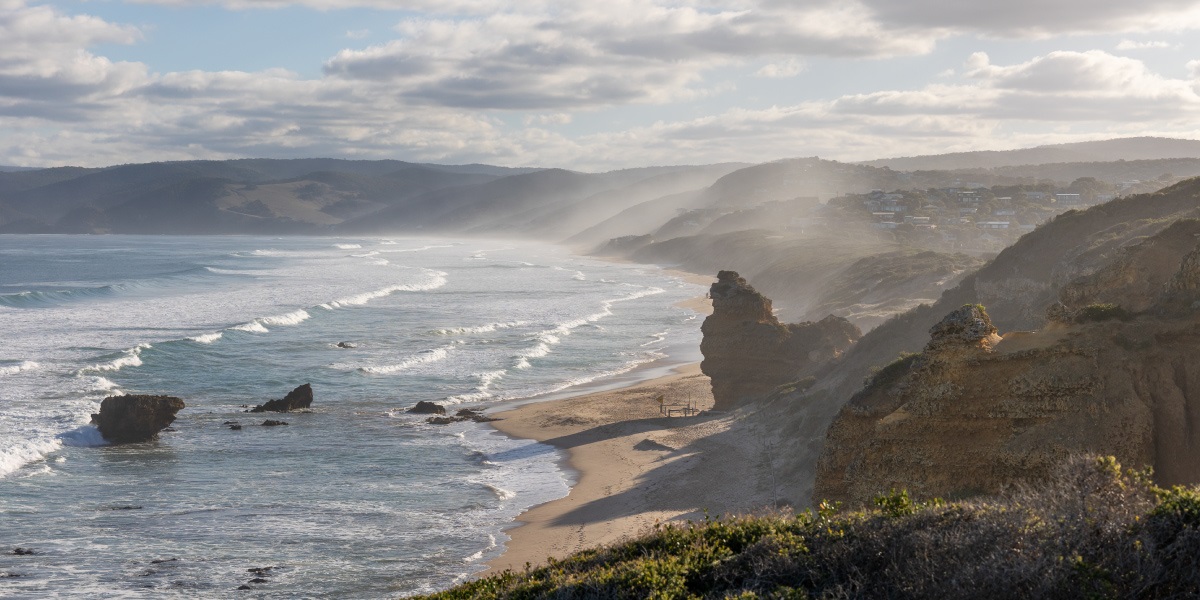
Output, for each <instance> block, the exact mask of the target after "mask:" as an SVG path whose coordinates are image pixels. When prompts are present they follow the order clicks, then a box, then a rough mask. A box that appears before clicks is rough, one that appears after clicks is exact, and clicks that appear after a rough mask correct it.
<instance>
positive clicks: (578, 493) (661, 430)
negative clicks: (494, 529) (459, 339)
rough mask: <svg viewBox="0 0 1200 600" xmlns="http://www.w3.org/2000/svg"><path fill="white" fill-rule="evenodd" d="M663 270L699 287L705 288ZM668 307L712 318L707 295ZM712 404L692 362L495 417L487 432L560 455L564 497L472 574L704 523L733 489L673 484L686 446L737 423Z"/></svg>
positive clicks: (512, 534)
mask: <svg viewBox="0 0 1200 600" xmlns="http://www.w3.org/2000/svg"><path fill="white" fill-rule="evenodd" d="M664 271H665V272H666V273H667V274H669V275H672V276H675V277H680V278H682V279H684V280H686V281H689V282H691V283H695V284H698V285H704V286H707V285H709V284H711V283H712V281H713V278H712V277H705V276H702V275H697V274H694V273H687V272H684V271H677V270H670V269H666V270H664ZM675 306H679V307H682V308H688V309H691V310H694V311H696V312H697V313H699V314H700V315H708V314H710V313H711V312H712V303H711V301H710V300H709V299H708V298H707V297H706V296H698V297H695V298H692V299H689V300H686V301H683V302H679V303H677V304H675ZM650 366H651V365H647V367H650ZM660 397H661V398H662V402H661V403H660V402H658V399H659V398H660ZM712 403H713V400H712V390H711V386H710V384H709V380H708V377H707V376H705V375H703V374H702V373H701V372H700V363H699V362H691V363H686V364H683V365H677V366H674V367H673V368H671V370H670V372H668V373H666V374H664V375H660V376H657V377H653V378H650V379H640V380H636V381H631V382H630V383H628V384H626V385H622V386H619V387H615V388H605V389H600V390H592V391H582V392H581V393H578V394H576V395H573V396H569V397H565V398H556V399H550V400H542V401H535V402H524V403H521V404H520V405H516V406H514V407H507V408H506V409H505V410H504V411H502V412H497V413H494V414H493V416H495V417H497V418H499V419H500V420H499V421H495V422H492V423H489V425H491V426H492V427H493V428H495V429H496V430H497V431H499V432H501V433H502V434H504V435H506V436H509V437H511V438H514V439H522V440H531V441H532V442H533V443H541V444H547V445H550V446H552V447H554V448H555V449H557V450H558V451H559V452H561V453H563V455H564V459H563V461H562V468H563V470H564V471H565V472H566V473H567V474H568V477H570V478H571V479H572V484H571V487H570V491H569V492H568V494H567V496H565V497H563V498H560V499H557V500H552V501H550V502H545V503H542V504H539V505H536V506H533V507H531V508H529V509H527V510H526V511H525V512H523V513H521V514H520V515H518V516H517V518H516V519H515V520H514V521H513V523H512V524H511V525H510V526H509V527H508V528H506V529H505V531H504V533H505V535H506V536H507V537H508V538H509V539H508V540H507V541H506V542H504V551H503V552H502V553H501V554H500V555H499V556H498V557H496V558H493V559H492V560H490V561H489V562H488V563H487V566H488V570H487V571H484V572H483V573H481V574H480V575H486V574H487V573H490V572H494V571H503V570H505V569H513V570H520V569H523V568H525V566H526V565H527V564H529V565H538V564H542V563H544V562H545V561H546V559H547V558H549V557H560V558H561V557H565V556H567V555H569V554H572V553H574V552H577V551H580V550H583V549H586V548H591V547H595V546H598V545H604V544H611V543H614V542H618V541H620V540H622V539H625V538H629V537H633V536H636V535H638V534H640V533H643V532H645V531H647V530H649V529H650V528H651V527H653V526H654V525H655V524H656V523H660V522H666V521H669V520H673V519H681V518H702V515H703V511H704V510H705V508H707V507H708V506H709V504H714V503H715V504H716V505H717V506H722V505H728V504H729V502H728V501H727V500H728V498H725V497H723V496H737V495H738V492H737V490H733V489H722V486H720V485H707V484H704V486H703V487H707V488H709V489H707V490H703V491H702V490H696V489H693V488H695V486H694V485H690V484H686V483H684V479H681V478H678V477H679V476H680V475H683V474H686V473H687V472H688V471H690V469H691V468H692V467H693V466H694V464H695V462H696V459H697V456H698V453H696V452H695V451H696V450H697V449H696V448H695V447H694V446H695V445H696V444H697V443H698V442H702V441H703V440H704V438H707V437H709V436H713V435H715V434H720V433H724V432H727V431H728V430H729V429H730V428H731V426H732V425H733V422H734V421H735V420H736V419H734V418H732V417H731V416H729V415H724V414H718V413H713V412H711V411H710V410H709V409H710V408H711V407H712ZM668 411H669V412H670V415H669V416H668ZM693 411H707V412H702V413H700V414H690V413H692V412H693ZM685 412H686V413H689V414H688V415H685ZM681 484H683V485H681ZM705 502H707V503H708V504H706V503H705Z"/></svg>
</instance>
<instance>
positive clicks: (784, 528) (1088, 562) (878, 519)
mask: <svg viewBox="0 0 1200 600" xmlns="http://www.w3.org/2000/svg"><path fill="white" fill-rule="evenodd" d="M875 505H876V508H873V509H868V510H860V511H844V510H842V509H841V508H840V506H838V505H833V504H829V503H821V504H820V505H819V506H818V507H817V510H816V511H815V512H813V511H805V512H803V513H800V514H798V515H784V514H771V515H766V516H757V517H742V518H734V519H720V518H717V519H711V520H710V519H706V520H705V521H704V522H702V523H692V522H688V523H686V524H682V525H674V524H670V525H661V526H656V527H655V528H654V531H653V532H651V533H649V534H647V535H645V536H643V537H641V538H638V539H635V540H632V541H629V542H625V543H621V544H616V545H613V546H609V547H605V548H597V549H594V550H587V551H584V552H580V553H578V554H575V555H574V556H571V557H568V558H566V559H565V560H551V561H549V563H548V564H547V565H545V566H542V567H538V568H526V569H525V570H524V571H523V572H513V571H505V572H503V573H500V574H498V575H493V576H491V577H487V578H484V579H480V580H477V581H472V582H469V583H466V584H463V585H460V586H458V587H455V588H453V589H450V590H447V591H445V592H441V593H438V594H434V595H432V596H428V598H431V599H441V600H449V599H484V598H512V599H520V598H745V599H749V598H946V599H949V598H1183V597H1196V595H1197V594H1200V491H1197V490H1195V489H1187V488H1172V489H1161V488H1157V487H1155V486H1154V485H1153V484H1152V483H1151V482H1150V477H1149V473H1148V472H1146V471H1131V470H1122V469H1121V467H1120V465H1118V464H1117V462H1116V460H1115V459H1113V458H1111V457H1108V458H1078V459H1074V460H1072V461H1069V462H1068V463H1067V464H1065V465H1063V466H1062V467H1061V468H1060V469H1059V471H1058V472H1057V473H1056V476H1055V477H1054V478H1053V480H1052V481H1051V482H1049V483H1047V484H1044V485H1041V486H1038V487H1017V488H1014V489H1013V490H1012V491H1011V492H1010V493H1008V494H1006V495H1004V496H1002V497H998V498H993V499H987V500H975V501H964V502H954V503H945V502H941V501H936V500H935V501H932V502H928V503H920V502H915V501H913V500H912V499H911V498H909V496H908V494H907V493H905V492H892V493H891V494H889V495H886V496H881V497H880V498H878V499H876V501H875Z"/></svg>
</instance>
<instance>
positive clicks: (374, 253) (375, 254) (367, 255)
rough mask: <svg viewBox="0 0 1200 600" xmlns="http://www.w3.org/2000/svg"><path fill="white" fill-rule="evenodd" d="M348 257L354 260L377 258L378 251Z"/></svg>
mask: <svg viewBox="0 0 1200 600" xmlns="http://www.w3.org/2000/svg"><path fill="white" fill-rule="evenodd" d="M350 256H353V257H354V258H371V257H372V256H379V251H378V250H368V251H367V252H365V253H363V254H351V255H350Z"/></svg>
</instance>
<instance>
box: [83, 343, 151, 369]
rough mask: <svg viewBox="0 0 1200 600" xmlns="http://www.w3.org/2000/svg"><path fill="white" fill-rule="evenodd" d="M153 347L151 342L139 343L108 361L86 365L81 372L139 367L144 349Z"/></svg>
mask: <svg viewBox="0 0 1200 600" xmlns="http://www.w3.org/2000/svg"><path fill="white" fill-rule="evenodd" d="M148 348H151V346H150V344H138V345H137V346H134V347H133V348H130V349H128V350H123V351H121V355H120V356H119V357H117V358H114V359H112V360H110V361H108V362H104V363H98V364H94V365H92V366H90V367H84V368H82V369H80V370H79V373H80V374H82V373H86V372H89V371H101V372H104V371H120V370H121V369H124V368H125V367H139V366H141V365H142V357H141V354H142V350H146V349H148Z"/></svg>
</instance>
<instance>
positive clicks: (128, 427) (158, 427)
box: [92, 395, 184, 444]
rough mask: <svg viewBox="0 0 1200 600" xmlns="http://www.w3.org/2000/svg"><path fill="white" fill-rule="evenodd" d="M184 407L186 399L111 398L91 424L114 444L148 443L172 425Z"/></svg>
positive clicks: (159, 397)
mask: <svg viewBox="0 0 1200 600" xmlns="http://www.w3.org/2000/svg"><path fill="white" fill-rule="evenodd" d="M183 408H184V403H183V400H180V399H179V398H175V397H173V396H138V395H130V396H109V397H108V398H105V399H104V401H103V402H101V403H100V412H99V413H97V414H94V415H92V423H93V424H95V425H96V428H97V429H99V430H100V435H102V436H104V439H106V440H108V441H110V442H112V443H114V444H128V443H135V442H146V441H149V440H152V439H154V438H155V437H156V436H157V435H158V432H160V431H162V430H163V429H166V428H167V426H168V425H170V424H171V423H173V422H174V421H175V413H178V412H179V411H180V410H183Z"/></svg>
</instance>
